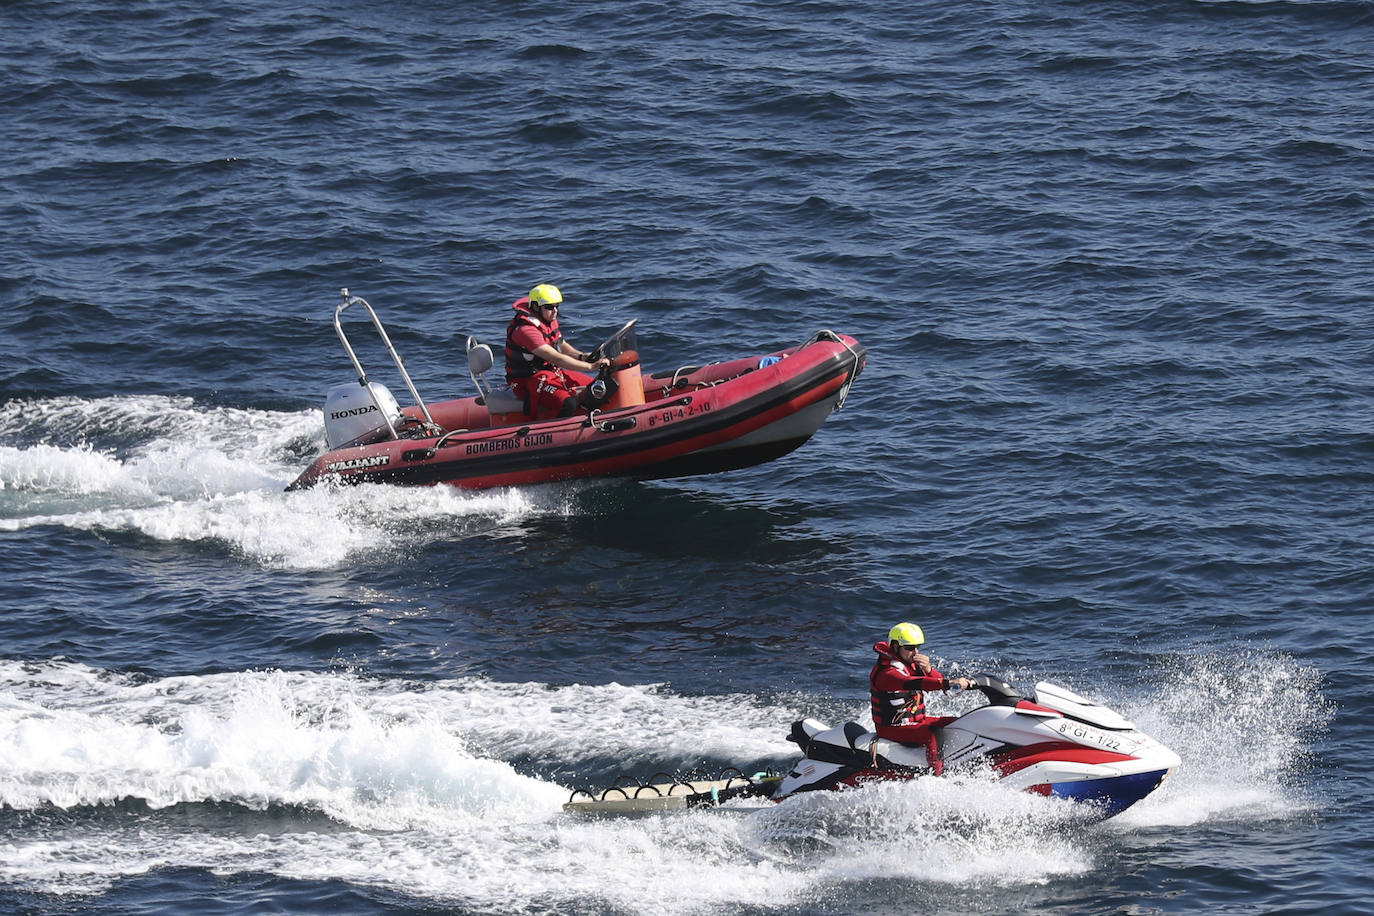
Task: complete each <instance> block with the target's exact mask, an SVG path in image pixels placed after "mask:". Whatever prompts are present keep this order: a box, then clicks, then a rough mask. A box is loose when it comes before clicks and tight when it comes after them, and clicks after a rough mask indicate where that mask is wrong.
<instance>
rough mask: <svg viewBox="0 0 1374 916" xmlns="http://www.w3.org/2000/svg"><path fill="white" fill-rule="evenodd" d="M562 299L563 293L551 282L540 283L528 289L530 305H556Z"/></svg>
mask: <svg viewBox="0 0 1374 916" xmlns="http://www.w3.org/2000/svg"><path fill="white" fill-rule="evenodd" d="M562 301H563V294H562V293H560V292H559V291H558V287H556V286H554V285H553V284H552V283H540V284H539V285H538V286H536V287H535V288H534V289H532V290H530V305H557V304H558V303H560V302H562Z"/></svg>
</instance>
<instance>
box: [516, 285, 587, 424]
mask: <svg viewBox="0 0 1374 916" xmlns="http://www.w3.org/2000/svg"><path fill="white" fill-rule="evenodd" d="M562 302H563V294H562V293H561V292H559V289H558V287H556V286H554V285H553V284H552V283H540V284H539V285H538V286H536V287H535V288H534V289H532V290H530V294H529V295H528V296H522V297H521V298H519V299H517V300H515V303H514V306H513V307H514V309H515V317H514V318H512V319H511V323H510V326H509V327H507V328H506V382H507V383H508V384H509V385H510V387H511V390H513V391H514V392H515V393H516V394H518V395H520V397H522V398H524V399H525V404H526V409H527V413H529V415H530V416H531V417H532V418H533V419H536V420H549V419H553V418H555V417H570V416H572V415H573V414H575V413H577V411H578V408H579V407H584V406H592V405H591V404H589V403H583V401H585V398H583V399H581V400H580V399H579V395H580V394H581V392H582V389H583V388H585V387H586V386H587V385H589V384H591V381H592V377H593V375H595V373H597V372H598V371H600V370H601V369H603V368H605V367H608V366H609V365H610V360H608V359H597V360H593V359H592V354H588V353H582V352H581V351H579V350H578V349H577V348H576V347H574V346H573V345H572V344H570V343H568V342H567V341H566V340H564V339H563V334H562V332H561V331H560V330H559V326H558V307H559V305H560V304H562Z"/></svg>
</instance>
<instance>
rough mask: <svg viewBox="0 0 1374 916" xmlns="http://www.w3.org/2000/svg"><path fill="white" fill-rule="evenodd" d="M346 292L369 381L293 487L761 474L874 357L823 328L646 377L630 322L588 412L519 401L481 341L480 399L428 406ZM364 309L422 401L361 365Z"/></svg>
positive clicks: (356, 385)
mask: <svg viewBox="0 0 1374 916" xmlns="http://www.w3.org/2000/svg"><path fill="white" fill-rule="evenodd" d="M342 295H343V302H341V303H340V304H339V305H338V306H337V307H336V308H335V310H334V331H335V333H336V334H337V335H338V338H339V340H340V342H342V343H343V346H344V350H345V352H347V354H348V357H349V359H350V360H351V361H352V363H353V368H354V370H355V372H356V378H357V381H356V382H347V383H344V384H341V385H336V386H334V387H333V388H331V389H330V390H329V391H328V392H327V394H326V397H325V404H324V420H325V439H326V443H327V448H326V450H325V452H324V453H323V454H321V455H320V456H318V457H317V458H316V459H315V460H314V461H313V462H312V463H311V464H310V466H309V467H307V468H305V470H304V471H302V472H301V474H300V476H298V477H297V478H296V480H295V481H293V482H292V483H291V484H290V485H289V486H288V487H287V489H288V490H299V489H303V488H306V487H312V486H315V485H317V484H321V483H339V484H354V483H388V484H400V485H411V486H430V485H434V484H440V483H444V484H451V485H453V486H457V487H462V488H465V489H482V488H487V487H505V486H519V485H525V484H537V483H549V482H553V481H559V480H570V479H574V478H588V477H630V478H636V479H653V478H666V477H685V476H689V475H693V474H711V473H717V472H720V471H729V470H735V469H738V468H745V467H750V466H752V465H756V464H760V463H762V462H765V461H772V460H773V459H775V458H779V457H781V456H783V455H785V454H787V453H788V452H791V451H792V450H793V449H795V448H798V447H799V446H801V445H802V444H803V443H805V442H806V441H807V440H808V439H810V438H811V436H812V434H814V433H815V432H816V430H818V429H819V428H820V426H821V424H822V423H823V422H825V420H826V418H828V417H829V416H830V414H831V413H832V412H833V411H836V410H839V409H840V407H842V406H843V404H844V401H845V398H846V397H847V396H848V394H849V387H850V385H851V384H852V383H853V381H854V379H855V378H857V377H858V375H859V373H860V372H862V371H863V368H864V365H865V363H866V359H867V351H866V350H865V349H864V348H863V346H861V345H860V344H859V342H858V341H856V340H855V339H854V338H853V337H849V336H847V335H843V334H837V333H835V332H833V331H830V330H826V329H822V330H820V331H817V332H816V333H815V334H814V335H813V336H812V337H811V338H810V339H808V340H806V341H805V342H803V343H802V344H800V345H798V346H792V347H787V348H785V349H782V350H775V351H772V352H768V353H761V354H757V355H754V356H744V357H740V358H736V359H730V360H726V361H724V362H715V363H707V364H704V365H691V366H681V367H679V368H677V369H666V370H663V371H659V372H648V371H645V370H643V369H642V368H641V366H640V362H639V349H638V341H637V338H636V330H635V324H636V321H635V320H634V319H632V320H630V321H628V322H626V323H625V325H624V326H623V327H622V328H621V329H620V330H619V331H617V332H616V333H615V334H613V335H611V337H609V338H607V339H606V340H605V341H604V342H602V344H601V345H600V346H598V347H597V348H596V350H595V351H594V355H595V356H596V357H597V358H598V359H599V358H601V357H605V358H607V359H608V360H610V368H609V369H608V370H607V371H606V372H605V373H604V375H603V376H602V377H599V378H597V379H595V380H594V381H593V383H592V384H591V385H588V386H587V388H586V389H585V390H584V391H583V393H582V398H581V400H582V402H583V404H584V407H585V410H584V412H583V413H580V414H578V415H575V416H571V417H560V418H558V419H551V420H535V419H533V418H532V417H531V416H530V414H529V405H528V404H526V403H524V402H523V401H522V399H521V398H520V397H519V396H517V395H516V394H515V393H514V392H512V391H511V390H510V389H509V388H507V387H506V386H505V385H504V384H503V383H497V384H492V383H491V382H490V381H489V380H488V379H487V377H486V373H487V372H488V371H490V370H491V369H492V368H493V362H494V360H493V354H492V350H491V347H490V345H488V344H484V343H481V342H480V341H478V340H477V339H476V338H473V337H469V338H468V340H467V362H468V371H469V373H470V374H471V376H472V381H473V384H474V386H475V387H476V388H477V392H478V393H477V394H476V395H475V396H472V397H462V398H452V399H448V400H443V401H437V402H431V403H426V402H425V401H424V400H423V399H422V398H421V397H420V394H419V392H418V391H417V390H416V387H415V383H414V381H413V380H412V379H411V377H410V374H409V373H408V372H407V371H406V368H405V365H404V364H403V363H402V361H401V357H400V355H399V354H398V353H397V352H396V348H395V347H394V346H393V345H392V343H391V340H390V338H389V337H388V336H387V333H386V330H385V328H383V327H382V322H381V319H379V318H378V317H377V313H376V311H374V310H373V308H372V306H371V305H369V304H368V303H367V302H366V301H365V300H364V299H363V298H362V297H360V296H354V295H351V294H350V293H349V291H348V290H347V289H344V290H342ZM353 306H361V307H362V308H363V309H365V310H366V311H367V312H368V314H369V315H370V316H371V318H372V323H373V324H374V325H375V327H376V330H377V333H378V334H379V335H380V337H381V340H382V343H383V345H384V346H385V348H386V350H387V352H388V353H390V355H391V358H392V361H393V362H394V363H395V366H396V369H397V370H398V371H399V374H400V376H401V379H402V380H403V381H404V382H405V385H406V387H407V388H408V389H409V391H410V394H411V396H412V397H413V398H414V400H415V403H414V405H413V406H408V407H401V406H400V405H399V404H398V403H397V401H396V398H395V397H394V396H392V394H391V392H390V390H389V389H387V388H386V386H385V385H383V384H381V383H380V382H376V381H371V380H370V379H369V378H368V374H367V373H366V372H365V371H364V370H363V366H362V364H361V362H359V360H358V357H357V354H356V352H355V351H354V349H353V346H352V344H351V343H350V342H349V340H348V337H347V335H346V334H345V333H344V329H343V325H342V323H341V317H342V315H343V313H344V311H345V310H346V309H348V308H350V307H353Z"/></svg>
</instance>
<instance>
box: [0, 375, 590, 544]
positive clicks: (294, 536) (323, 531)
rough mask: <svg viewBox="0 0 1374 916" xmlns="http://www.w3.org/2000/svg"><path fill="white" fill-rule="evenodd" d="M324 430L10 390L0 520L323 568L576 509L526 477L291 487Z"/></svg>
mask: <svg viewBox="0 0 1374 916" xmlns="http://www.w3.org/2000/svg"><path fill="white" fill-rule="evenodd" d="M323 438H324V437H323V426H322V422H321V419H320V415H319V413H318V411H313V410H307V411H298V412H286V413H283V412H273V411H260V410H237V409H231V408H210V409H200V408H197V407H196V405H195V404H193V403H192V402H191V401H189V400H188V399H185V398H163V397H124V398H103V399H76V398H57V399H49V400H42V401H11V402H8V403H6V404H4V405H0V531H18V530H23V529H27V528H34V527H48V526H51V527H61V528H71V529H76V530H80V531H99V532H136V533H138V534H141V535H144V536H147V537H151V538H154V539H156V540H160V541H190V542H211V543H216V544H223V545H225V546H226V547H227V548H228V549H229V550H230V551H232V552H234V553H236V554H239V555H242V556H244V557H247V558H249V559H251V560H253V561H255V562H259V563H262V564H263V565H266V566H273V567H290V568H320V567H333V566H338V565H340V564H342V563H344V562H346V561H347V560H348V559H349V558H350V557H354V556H356V555H357V554H358V553H360V552H362V551H370V550H376V549H396V550H405V549H406V548H407V547H409V546H412V545H413V543H414V542H415V540H416V539H423V538H425V537H427V536H431V535H432V533H433V532H434V531H436V530H439V529H443V530H444V533H445V534H446V535H452V534H453V533H454V529H455V528H456V529H457V530H458V531H459V532H461V530H462V527H461V526H462V525H463V524H465V523H473V524H476V525H478V526H479V527H480V526H481V525H482V524H483V523H486V524H495V525H507V524H510V523H512V522H517V521H518V520H519V519H521V518H523V517H526V516H528V515H531V514H537V513H540V512H543V511H566V506H565V505H563V504H562V503H561V501H559V500H557V499H555V500H554V501H553V505H551V506H550V507H547V508H546V507H541V506H540V504H539V503H538V502H537V501H538V500H539V499H540V498H541V497H540V496H538V495H535V496H531V494H530V491H519V490H494V491H489V492H485V493H479V494H470V493H464V492H461V491H458V490H456V489H454V488H451V487H424V488H401V487H381V486H366V487H344V488H318V489H314V490H309V491H303V492H299V493H285V492H283V489H284V487H285V486H286V485H287V484H288V483H290V482H291V480H293V479H294V478H295V476H296V474H298V473H299V471H300V470H301V466H302V465H303V464H304V459H302V458H301V455H303V454H313V453H314V452H315V451H318V450H319V449H321V448H322V446H323ZM4 443H24V444H4ZM427 522H432V523H436V524H434V525H433V526H427V525H426V523H427ZM452 522H457V523H458V525H457V526H454V525H451V524H450V525H448V526H447V527H445V526H444V525H443V524H441V523H452Z"/></svg>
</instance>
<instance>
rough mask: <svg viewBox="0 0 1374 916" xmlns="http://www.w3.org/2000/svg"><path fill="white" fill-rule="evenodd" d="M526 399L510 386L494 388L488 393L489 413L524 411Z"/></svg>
mask: <svg viewBox="0 0 1374 916" xmlns="http://www.w3.org/2000/svg"><path fill="white" fill-rule="evenodd" d="M524 412H525V399H524V398H522V397H520V395H518V394H516V393H515V392H514V391H511V390H510V389H509V388H506V387H502V388H492V389H491V394H489V395H487V413H524Z"/></svg>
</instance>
